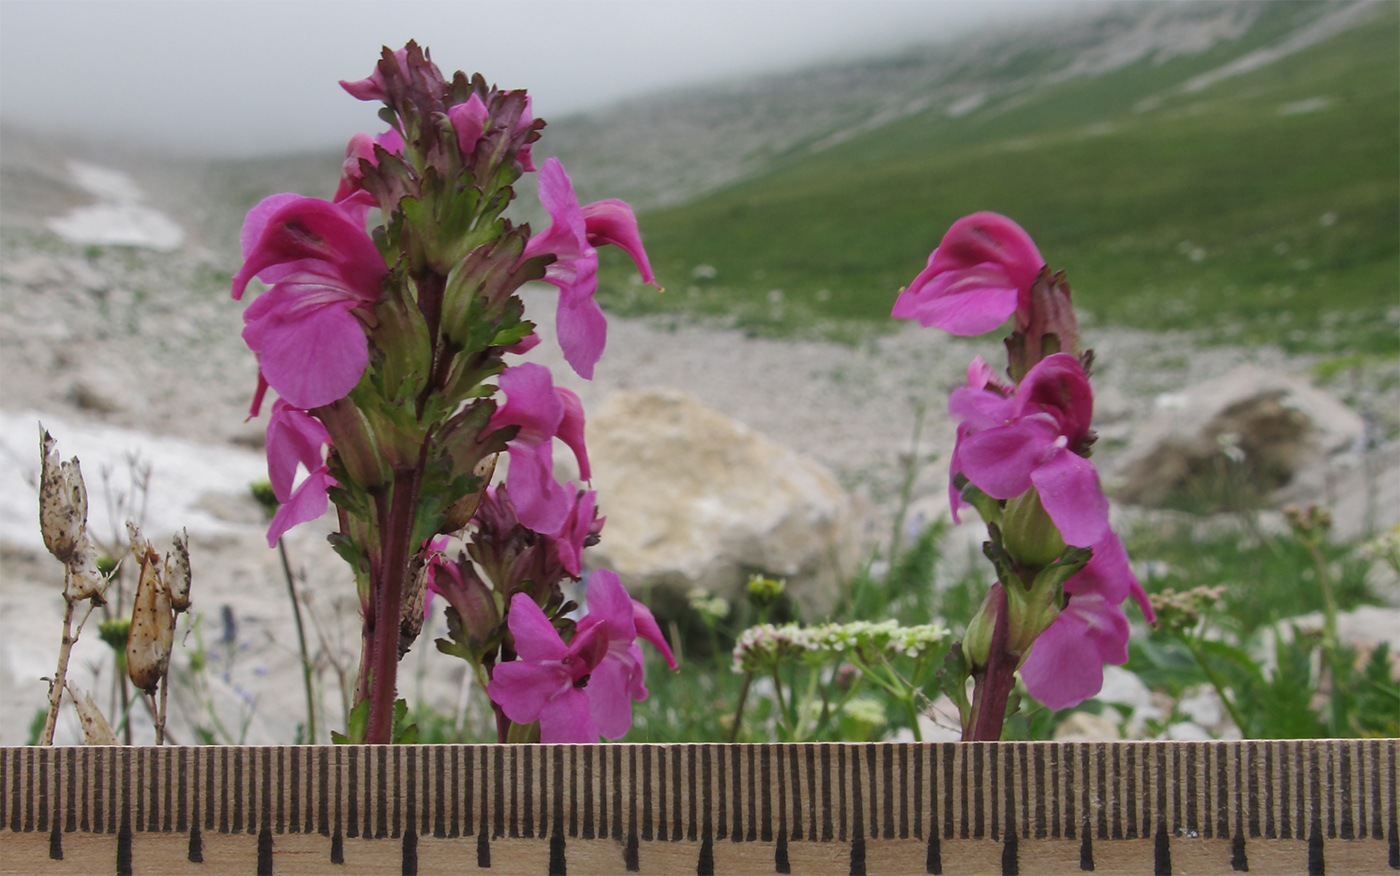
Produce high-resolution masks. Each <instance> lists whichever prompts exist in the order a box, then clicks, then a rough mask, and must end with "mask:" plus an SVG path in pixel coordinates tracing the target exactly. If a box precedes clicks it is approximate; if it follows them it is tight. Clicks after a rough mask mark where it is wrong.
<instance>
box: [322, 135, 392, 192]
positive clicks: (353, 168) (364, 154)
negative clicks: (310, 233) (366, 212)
mask: <svg viewBox="0 0 1400 876" xmlns="http://www.w3.org/2000/svg"><path fill="white" fill-rule="evenodd" d="M376 146H378V147H380V148H381V149H383V150H384V151H385V152H390V153H393V154H395V155H400V154H402V153H403V146H404V143H403V135H402V134H400V133H399V132H398V131H397V130H395V129H394V128H390V129H389V130H387V131H385V132H384V133H382V134H380V135H379V136H377V137H371V136H370V135H368V134H355V135H354V136H353V137H351V138H350V142H349V143H348V144H346V146H345V161H344V162H342V164H341V166H340V186H339V187H338V188H336V190H335V197H334V198H332V199H331V200H333V201H335V202H336V203H340V202H342V201H345V200H349V199H351V198H354V199H356V200H357V201H358V202H359V203H361V204H364V205H365V206H367V207H377V206H379V205H378V204H376V203H375V202H374V198H373V197H372V196H371V195H370V194H369V192H366V191H365V190H364V189H363V188H362V187H361V185H362V182H361V181H362V179H363V177H364V173H363V172H362V171H361V169H360V161H361V160H364V161H368V162H369V163H370V164H372V165H374V166H376V167H378V166H379V157H378V156H377V155H375V153H374V147H376Z"/></svg>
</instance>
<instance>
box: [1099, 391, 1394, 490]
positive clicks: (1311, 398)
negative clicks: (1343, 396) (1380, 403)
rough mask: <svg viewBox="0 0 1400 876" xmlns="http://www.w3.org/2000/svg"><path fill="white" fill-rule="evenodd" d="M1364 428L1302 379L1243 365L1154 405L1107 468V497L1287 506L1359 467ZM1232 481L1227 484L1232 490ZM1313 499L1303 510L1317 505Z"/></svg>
mask: <svg viewBox="0 0 1400 876" xmlns="http://www.w3.org/2000/svg"><path fill="white" fill-rule="evenodd" d="M1365 430H1366V427H1365V423H1364V422H1363V421H1362V419H1361V417H1359V416H1358V415H1357V414H1356V413H1355V412H1353V411H1352V410H1351V409H1350V408H1348V407H1346V406H1345V405H1343V404H1342V403H1341V402H1339V401H1337V400H1336V399H1334V398H1332V397H1331V396H1329V395H1327V394H1326V393H1324V392H1322V391H1320V390H1317V389H1314V388H1313V387H1311V386H1309V385H1308V384H1307V383H1305V382H1304V381H1302V380H1299V379H1297V378H1294V377H1290V376H1287V375H1283V374H1277V373H1274V372H1270V371H1265V370H1264V369H1262V368H1257V367H1255V366H1252V365H1245V366H1242V367H1240V368H1237V369H1236V370H1234V371H1232V372H1230V373H1229V374H1226V375H1224V376H1222V377H1220V378H1218V379H1215V380H1211V381H1208V382H1206V383H1201V384H1197V385H1195V386H1192V387H1189V388H1187V389H1185V390H1183V391H1181V392H1180V393H1173V394H1171V395H1167V396H1163V397H1161V398H1159V399H1158V404H1157V413H1156V414H1155V415H1154V416H1153V417H1152V418H1151V419H1150V420H1149V421H1148V422H1147V423H1145V424H1144V425H1143V426H1142V427H1141V428H1140V429H1138V430H1137V433H1136V434H1135V435H1134V436H1133V439H1132V441H1131V443H1130V444H1129V446H1128V448H1127V449H1126V450H1124V452H1123V454H1122V455H1121V456H1120V457H1119V459H1118V463H1117V465H1116V466H1115V467H1114V470H1113V475H1114V479H1115V480H1116V481H1118V489H1117V490H1116V492H1115V498H1117V499H1119V500H1121V501H1124V502H1130V503H1135V504H1142V505H1167V504H1173V503H1179V502H1182V501H1188V502H1189V501H1190V500H1191V499H1192V498H1196V499H1199V498H1201V497H1212V496H1221V497H1224V498H1225V499H1226V500H1227V501H1228V494H1229V493H1230V492H1231V491H1234V492H1236V493H1238V492H1239V491H1240V490H1242V489H1243V490H1247V491H1248V492H1249V493H1251V494H1253V495H1256V496H1260V497H1268V498H1272V499H1274V500H1277V501H1294V500H1295V499H1296V498H1297V497H1294V496H1292V495H1285V494H1286V493H1289V492H1290V491H1289V489H1288V488H1289V487H1290V485H1293V484H1295V482H1297V483H1299V484H1301V483H1303V482H1308V483H1312V482H1320V481H1325V480H1327V479H1328V474H1327V473H1328V472H1333V471H1336V472H1340V471H1343V470H1345V469H1346V468H1348V467H1351V466H1354V465H1355V464H1356V462H1357V461H1358V460H1359V458H1360V457H1359V453H1358V449H1359V448H1360V446H1361V445H1362V444H1363V443H1364V436H1365ZM1232 481H1233V482H1232ZM1325 498H1326V497H1325V496H1322V495H1318V496H1316V497H1315V498H1313V499H1312V501H1319V502H1321V501H1325Z"/></svg>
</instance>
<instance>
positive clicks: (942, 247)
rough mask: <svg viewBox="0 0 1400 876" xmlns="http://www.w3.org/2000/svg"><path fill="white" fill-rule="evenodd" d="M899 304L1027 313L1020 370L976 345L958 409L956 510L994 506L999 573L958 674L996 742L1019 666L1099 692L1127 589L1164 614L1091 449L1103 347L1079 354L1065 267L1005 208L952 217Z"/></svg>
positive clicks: (1072, 701) (951, 676)
mask: <svg viewBox="0 0 1400 876" xmlns="http://www.w3.org/2000/svg"><path fill="white" fill-rule="evenodd" d="M893 315H894V316H896V317H901V318H905V319H915V320H918V321H919V323H920V324H922V325H924V326H926V327H937V328H941V329H943V330H945V331H948V332H951V333H952V334H955V335H964V336H967V335H979V334H984V333H986V332H989V331H993V330H995V329H996V328H998V327H1000V326H1001V325H1002V324H1003V323H1004V322H1005V321H1006V320H1007V318H1008V317H1011V318H1012V332H1011V334H1010V336H1008V337H1007V338H1006V341H1005V344H1006V351H1007V354H1008V356H1007V358H1008V367H1007V371H1006V373H1007V376H1008V377H1009V378H1010V379H1009V381H1003V380H1002V379H1000V378H999V377H998V376H997V375H996V374H995V373H994V371H993V370H992V368H991V367H990V366H988V365H987V364H986V363H985V362H984V361H983V360H982V359H981V357H977V358H976V359H974V360H973V362H972V364H971V365H970V366H969V367H968V372H967V384H966V385H965V386H961V387H959V388H957V389H955V390H954V391H953V394H952V397H951V398H950V400H949V406H948V407H949V411H950V413H952V415H953V416H954V417H955V418H956V419H957V421H958V427H957V441H956V444H955V445H954V451H953V456H952V464H951V469H950V472H949V499H950V501H951V503H952V510H953V519H954V520H955V521H957V520H958V518H959V515H960V513H961V512H963V511H966V510H967V509H969V508H971V509H975V510H976V511H977V512H978V514H980V515H981V517H982V519H983V521H984V522H985V523H986V525H987V532H988V541H987V542H986V543H985V545H984V550H985V552H986V554H987V557H988V558H989V559H990V560H991V561H992V564H993V565H994V566H995V568H996V574H997V580H996V583H994V584H993V585H992V586H991V588H990V589H989V591H988V594H987V597H986V599H985V600H984V601H983V603H982V606H981V608H980V609H979V610H978V612H977V614H976V615H975V616H974V617H973V619H972V621H971V622H970V623H969V624H968V628H967V631H966V634H965V636H964V638H963V641H962V643H961V646H960V647H956V648H955V649H954V651H953V653H952V655H951V657H950V660H949V669H948V671H947V672H946V674H945V684H944V687H945V690H946V691H947V692H948V694H949V696H950V697H951V698H952V699H953V701H954V702H955V703H957V705H958V708H959V711H960V713H961V714H960V717H961V719H962V727H963V738H964V739H965V740H995V739H999V738H1000V737H1001V731H1002V724H1003V721H1004V720H1005V716H1006V709H1007V704H1008V700H1009V698H1010V695H1011V692H1012V690H1013V688H1014V686H1015V678H1016V672H1017V671H1018V670H1019V672H1020V675H1021V679H1022V680H1023V681H1024V682H1025V685H1026V689H1027V691H1028V692H1029V693H1030V695H1031V696H1032V697H1034V698H1035V699H1036V700H1038V701H1040V702H1041V703H1043V704H1045V705H1046V706H1048V707H1050V708H1052V709H1063V708H1068V707H1069V706H1073V705H1076V704H1078V703H1080V702H1082V701H1084V700H1086V699H1088V698H1089V697H1092V696H1094V695H1095V694H1097V693H1098V692H1099V690H1100V689H1101V688H1102V686H1103V667H1104V665H1105V664H1107V663H1114V664H1122V663H1126V662H1127V660H1128V632H1129V628H1128V619H1127V615H1126V614H1125V612H1124V610H1123V605H1124V603H1125V602H1126V601H1127V600H1128V598H1129V597H1131V598H1132V599H1133V601H1135V602H1136V603H1137V604H1138V606H1139V608H1140V609H1141V611H1142V613H1143V615H1144V617H1146V619H1147V620H1148V621H1149V622H1152V621H1153V620H1155V618H1154V615H1153V612H1152V607H1151V605H1150V604H1149V603H1148V601H1147V597H1146V595H1145V594H1144V592H1143V589H1142V586H1141V584H1139V583H1138V580H1137V578H1136V577H1135V576H1134V575H1133V572H1132V569H1131V568H1130V567H1129V565H1128V554H1127V552H1126V551H1125V550H1124V548H1123V543H1122V541H1121V540H1119V538H1118V536H1117V535H1116V534H1114V532H1113V530H1112V529H1111V528H1110V527H1109V518H1108V500H1107V499H1106V498H1105V497H1104V493H1103V488H1102V486H1101V485H1100V483H1099V476H1098V472H1097V470H1096V469H1095V468H1094V464H1093V463H1092V462H1091V461H1090V458H1089V457H1090V454H1091V451H1092V448H1093V443H1094V437H1095V436H1094V431H1093V429H1092V428H1091V421H1092V419H1093V411H1094V395H1093V388H1092V385H1091V384H1090V372H1091V370H1092V366H1093V359H1094V357H1093V352H1092V351H1084V352H1081V351H1080V339H1079V326H1078V323H1077V321H1076V320H1075V317H1074V310H1073V308H1072V307H1071V304H1070V289H1069V285H1068V283H1066V282H1065V276H1064V273H1063V272H1058V273H1051V271H1050V269H1049V268H1048V267H1046V265H1045V261H1044V259H1042V258H1041V255H1040V251H1039V250H1038V249H1037V248H1036V245H1035V243H1034V241H1032V240H1031V238H1030V236H1029V235H1028V234H1026V232H1025V230H1023V229H1022V228H1021V227H1020V226H1019V225H1017V224H1016V223H1015V222H1013V221H1012V220H1010V219H1008V218H1007V217H1005V216H1001V215H998V214H996V213H975V214H973V215H971V216H966V217H964V218H962V219H959V220H958V221H957V222H955V223H953V226H952V227H951V228H950V229H949V230H948V233H947V234H946V235H944V237H943V240H942V241H941V242H940V243H939V245H938V248H937V249H935V250H934V251H933V253H932V254H931V255H930V256H929V260H928V267H927V268H925V269H924V271H923V272H922V273H920V274H919V275H918V276H917V277H916V278H915V279H914V282H913V283H911V284H910V285H909V286H908V287H907V288H905V289H904V290H902V291H901V292H900V295H899V298H898V299H897V300H896V302H895V305H894V310H893ZM969 677H971V678H972V680H973V694H972V699H971V700H970V701H969V700H968V698H967V694H966V690H967V680H968V678H969Z"/></svg>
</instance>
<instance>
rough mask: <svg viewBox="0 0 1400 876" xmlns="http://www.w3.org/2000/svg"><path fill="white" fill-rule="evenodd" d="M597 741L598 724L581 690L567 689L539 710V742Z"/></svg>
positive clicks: (572, 742) (578, 743)
mask: <svg viewBox="0 0 1400 876" xmlns="http://www.w3.org/2000/svg"><path fill="white" fill-rule="evenodd" d="M507 717H509V716H507ZM517 723H519V722H517ZM597 741H598V725H597V724H596V723H595V722H594V720H593V712H592V709H591V707H590V703H589V700H588V696H587V694H585V693H584V692H583V691H581V690H570V691H568V692H567V693H565V694H564V695H563V696H561V697H559V698H558V699H556V700H554V701H553V702H551V703H550V704H549V706H548V708H546V709H544V710H543V711H542V712H540V742H542V743H543V744H545V745H557V744H564V743H569V744H576V745H589V744H592V743H594V742H597Z"/></svg>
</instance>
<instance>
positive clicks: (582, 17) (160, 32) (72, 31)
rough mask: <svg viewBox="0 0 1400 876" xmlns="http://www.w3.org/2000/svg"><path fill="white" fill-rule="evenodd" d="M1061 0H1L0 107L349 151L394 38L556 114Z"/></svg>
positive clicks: (159, 131)
mask: <svg viewBox="0 0 1400 876" xmlns="http://www.w3.org/2000/svg"><path fill="white" fill-rule="evenodd" d="M1055 5H1058V4H1057V2H1056V0H902V2H889V0H822V2H817V0H705V2H691V0H612V2H600V0H573V2H560V0H554V2H539V0H489V2H488V0H470V2H468V0H454V2H422V0H376V2H349V0H342V2H327V0H280V2H274V0H261V2H258V0H241V2H218V0H141V2H131V0H114V2H78V0H0V118H2V119H4V120H5V121H11V122H18V123H22V124H27V125H30V126H37V127H42V128H47V129H64V128H67V129H72V130H78V131H82V132H85V133H88V134H93V135H99V136H113V135H115V136H117V137H119V138H121V139H124V140H135V139H141V138H146V139H158V140H160V141H162V142H164V143H166V144H167V145H168V146H171V147H173V148H174V149H175V150H177V151H186V150H193V151H199V152H216V153H223V154H253V153H259V152H277V151H286V150H293V149H302V148H316V147H327V146H335V145H338V144H341V143H344V141H345V139H346V138H347V137H348V136H349V135H350V134H351V133H354V132H355V131H357V130H366V129H372V128H377V127H379V123H378V121H377V120H376V119H375V116H374V109H373V107H370V106H369V105H366V104H361V103H359V102H358V101H356V100H354V99H353V98H351V97H350V96H349V95H347V94H345V93H344V92H343V91H342V90H341V89H340V88H339V86H338V85H337V81H338V80H340V79H359V78H362V77H364V76H367V75H368V74H369V72H370V70H371V68H372V67H373V64H374V62H375V60H376V58H377V56H378V52H379V49H380V46H382V45H389V46H391V47H394V48H398V47H400V46H402V45H403V44H404V42H406V41H407V40H408V39H411V38H412V39H417V40H418V41H419V42H420V43H421V44H424V45H426V46H428V47H429V48H430V49H431V51H432V55H433V60H434V61H436V62H437V64H438V66H439V67H441V68H442V70H443V72H444V73H447V74H450V73H451V72H452V71H454V70H457V69H462V70H466V71H467V72H468V73H471V72H474V71H480V72H481V73H482V74H483V75H484V76H485V77H486V78H487V80H488V81H490V82H494V83H496V84H498V85H500V86H502V87H506V88H522V87H523V88H527V89H528V90H529V91H530V93H531V94H532V95H534V98H535V104H534V106H535V111H536V114H537V115H539V116H541V117H544V118H546V119H547V118H549V117H550V116H551V115H553V116H556V117H557V116H561V115H567V114H571V113H574V112H578V111H582V110H586V109H588V108H590V107H594V106H600V105H604V104H607V103H610V102H613V101H615V100H617V99H619V98H622V97H627V96H633V95H638V94H643V93H647V92H650V91H656V90H658V89H662V88H665V87H668V86H675V85H685V84H692V83H702V82H705V81H709V80H715V79H720V78H724V77H727V76H732V75H735V74H745V73H762V72H778V71H783V70H786V69H791V68H794V67H797V66H800V65H802V64H806V63H811V62H814V61H820V60H825V59H828V58H831V59H839V58H851V57H860V56H865V55H870V54H874V53H877V52H879V51H884V50H893V49H899V48H903V47H905V46H908V45H911V44H916V43H921V42H929V41H934V40H940V39H947V38H950V37H952V36H955V35H957V34H958V33H964V32H966V31H967V30H968V29H969V28H972V27H976V26H979V25H981V24H983V23H985V22H987V21H988V20H990V19H992V18H995V17H997V16H1006V15H1011V16H1015V17H1017V18H1020V19H1024V18H1025V17H1026V16H1029V15H1041V14H1046V12H1047V10H1049V9H1050V8H1052V7H1053V6H1055Z"/></svg>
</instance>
